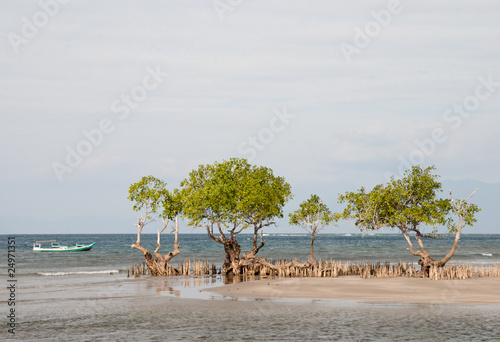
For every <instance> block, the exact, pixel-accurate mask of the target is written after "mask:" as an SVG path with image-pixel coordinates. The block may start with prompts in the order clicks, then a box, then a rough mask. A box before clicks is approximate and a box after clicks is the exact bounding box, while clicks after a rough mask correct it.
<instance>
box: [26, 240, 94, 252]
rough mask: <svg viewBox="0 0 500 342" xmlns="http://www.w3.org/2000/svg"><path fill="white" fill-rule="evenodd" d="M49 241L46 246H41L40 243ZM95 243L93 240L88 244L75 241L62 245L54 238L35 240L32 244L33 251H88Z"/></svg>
mask: <svg viewBox="0 0 500 342" xmlns="http://www.w3.org/2000/svg"><path fill="white" fill-rule="evenodd" d="M44 243H50V246H48V247H42V244H44ZM94 245H95V242H93V243H91V244H90V245H82V244H79V243H77V244H76V245H74V246H62V245H61V244H60V243H59V242H57V241H56V240H47V241H37V242H35V243H34V244H33V251H34V252H85V251H90V249H91V248H92V246H94Z"/></svg>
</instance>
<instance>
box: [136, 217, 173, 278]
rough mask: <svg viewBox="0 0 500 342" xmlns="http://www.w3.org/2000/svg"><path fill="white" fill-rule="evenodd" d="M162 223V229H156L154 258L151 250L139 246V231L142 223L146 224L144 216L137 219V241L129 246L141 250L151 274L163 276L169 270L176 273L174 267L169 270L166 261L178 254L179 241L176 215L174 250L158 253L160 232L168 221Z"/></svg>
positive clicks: (142, 226) (142, 225)
mask: <svg viewBox="0 0 500 342" xmlns="http://www.w3.org/2000/svg"><path fill="white" fill-rule="evenodd" d="M163 223H164V226H163V229H161V230H158V239H157V247H156V250H155V251H154V254H155V256H156V258H155V257H153V255H152V254H151V252H150V251H149V250H148V249H146V248H144V247H142V246H141V232H142V229H143V228H144V225H145V224H146V220H145V218H142V217H139V219H138V220H137V224H136V226H137V241H136V243H135V244H133V245H132V246H131V247H132V248H135V249H138V250H140V251H141V252H142V254H143V255H144V259H145V262H146V266H147V267H148V269H149V271H150V272H151V275H153V276H164V275H168V274H169V273H171V272H174V273H178V270H176V269H174V268H172V270H171V272H169V265H168V262H169V261H170V260H171V259H172V258H173V257H174V256H176V255H178V254H180V250H179V241H178V237H179V225H178V220H177V217H176V218H175V230H174V231H175V242H174V250H173V251H172V252H169V253H168V254H166V255H161V254H160V247H161V243H160V236H161V233H162V232H163V231H164V230H165V228H167V225H168V221H164V222H163Z"/></svg>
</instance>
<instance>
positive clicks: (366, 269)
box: [127, 259, 500, 280]
mask: <svg viewBox="0 0 500 342" xmlns="http://www.w3.org/2000/svg"><path fill="white" fill-rule="evenodd" d="M270 264H271V265H272V267H269V266H265V265H260V264H257V265H250V266H246V267H243V268H242V276H244V277H251V276H260V277H280V278H287V277H288V278H293V277H323V278H327V277H328V278H336V277H340V276H360V277H361V278H365V279H369V278H394V277H416V276H418V273H417V270H415V267H414V266H413V264H411V263H404V262H402V261H400V262H399V263H398V264H390V263H364V264H357V263H354V264H353V263H350V262H344V263H343V262H342V261H335V260H330V261H322V260H319V261H316V262H315V263H314V264H311V263H299V264H298V265H297V264H295V265H291V263H290V261H288V260H280V261H274V262H273V261H270ZM221 271H222V270H221V268H220V267H217V266H216V265H214V263H209V262H208V261H201V260H194V261H193V262H191V260H190V259H186V260H185V261H184V263H182V264H178V266H177V267H176V268H174V267H172V266H168V267H167V269H166V271H165V272H164V275H165V276H177V275H182V276H189V275H195V276H202V275H217V274H221ZM141 275H151V271H150V270H149V269H148V267H147V266H146V264H141V265H133V266H132V267H130V268H128V269H127V277H130V276H134V277H136V278H138V277H140V276H141ZM474 277H500V266H499V265H495V266H494V267H492V268H485V267H484V266H482V267H481V268H478V267H477V266H476V267H473V266H472V265H449V266H445V267H442V268H431V269H430V270H429V278H430V279H432V280H443V279H467V278H474Z"/></svg>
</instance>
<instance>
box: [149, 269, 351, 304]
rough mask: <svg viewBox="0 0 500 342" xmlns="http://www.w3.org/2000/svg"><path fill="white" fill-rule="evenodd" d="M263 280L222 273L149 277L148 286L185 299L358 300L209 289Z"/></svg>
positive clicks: (161, 292) (305, 301) (324, 301)
mask: <svg viewBox="0 0 500 342" xmlns="http://www.w3.org/2000/svg"><path fill="white" fill-rule="evenodd" d="M273 278H274V277H265V278H262V280H264V279H273ZM254 280H261V278H260V277H258V276H256V277H251V278H245V279H244V278H243V277H240V278H231V279H228V278H226V277H223V276H221V275H217V276H213V277H207V276H199V277H196V276H195V277H189V276H183V277H169V278H168V279H158V278H149V279H148V282H147V284H148V285H147V286H148V288H150V289H154V290H155V291H156V292H157V293H158V294H160V295H161V296H167V297H175V298H185V299H203V300H231V301H245V302H248V301H249V302H287V303H295V304H300V303H324V304H325V303H339V302H346V304H350V305H355V304H356V301H343V300H330V299H312V298H285V297H281V296H276V297H272V298H262V297H257V298H253V297H233V296H230V295H229V296H228V295H223V294H218V293H213V292H210V291H207V290H209V289H211V288H215V287H220V286H224V285H227V284H236V283H241V282H246V281H254Z"/></svg>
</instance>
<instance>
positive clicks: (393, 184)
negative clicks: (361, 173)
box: [339, 166, 480, 276]
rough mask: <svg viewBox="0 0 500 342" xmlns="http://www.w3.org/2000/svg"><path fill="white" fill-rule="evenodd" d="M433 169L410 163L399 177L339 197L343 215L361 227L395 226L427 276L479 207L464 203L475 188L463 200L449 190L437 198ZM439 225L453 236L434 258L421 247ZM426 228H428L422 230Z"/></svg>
mask: <svg viewBox="0 0 500 342" xmlns="http://www.w3.org/2000/svg"><path fill="white" fill-rule="evenodd" d="M434 169H435V168H434V167H427V168H425V169H423V168H421V167H420V166H414V167H412V168H411V169H410V170H408V171H407V172H406V173H405V174H404V176H403V178H401V179H395V178H392V180H391V181H390V182H387V183H385V184H379V185H376V186H375V187H374V188H373V189H372V190H371V191H369V192H367V191H366V190H365V189H364V188H361V189H359V190H358V191H357V192H347V193H345V194H344V195H341V196H340V197H339V202H341V203H346V204H347V207H346V208H345V210H344V212H343V217H344V218H346V219H352V220H354V223H355V225H356V226H357V227H358V228H360V229H361V230H362V231H363V230H364V231H378V230H380V229H381V228H384V227H388V228H395V229H398V230H399V231H400V232H401V234H402V235H403V236H404V238H405V240H406V242H407V243H408V246H409V251H410V253H411V254H413V255H415V256H418V257H419V258H420V259H419V261H418V263H419V264H420V265H421V275H422V276H428V274H429V269H430V268H431V267H443V266H444V265H445V264H446V263H447V262H448V261H449V260H450V259H451V257H452V256H453V254H454V253H455V250H456V249H457V247H458V242H459V240H460V235H461V233H462V229H463V227H465V226H467V225H470V226H472V224H473V223H474V222H476V218H475V214H476V213H477V212H478V211H479V210H480V209H479V208H478V206H477V205H475V204H472V203H468V200H469V199H470V198H471V197H472V196H473V195H474V193H475V192H476V191H477V189H476V191H474V192H473V193H472V194H471V195H470V196H469V197H468V198H466V199H464V200H455V199H454V198H453V195H452V192H451V190H450V198H441V197H440V196H439V195H440V193H441V192H442V190H441V183H440V182H439V181H438V178H439V177H438V176H437V175H433V174H432V171H433V170H434ZM454 218H455V219H454ZM440 227H447V230H448V232H449V233H451V234H455V239H454V242H453V245H452V246H451V249H450V251H449V252H448V253H447V254H446V255H445V256H444V257H442V258H441V259H437V260H436V259H434V258H433V257H431V255H430V253H429V252H428V251H427V249H426V248H425V246H424V239H428V238H431V239H436V238H439V235H438V234H437V233H438V231H439V228H440ZM426 229H430V230H431V231H430V232H427V233H426V232H425V230H426ZM412 237H413V239H414V240H415V241H416V243H417V244H418V248H417V247H416V246H414V243H413V242H412Z"/></svg>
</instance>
